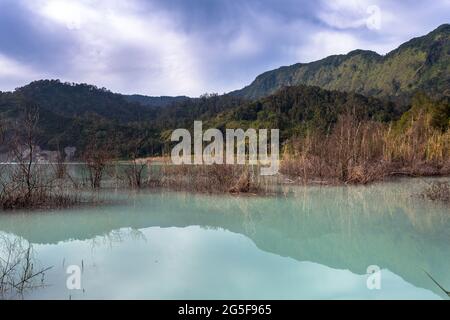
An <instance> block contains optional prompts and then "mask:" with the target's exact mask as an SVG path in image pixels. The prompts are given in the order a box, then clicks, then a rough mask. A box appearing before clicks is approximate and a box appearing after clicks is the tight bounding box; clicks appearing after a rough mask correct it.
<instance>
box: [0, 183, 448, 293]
mask: <svg viewBox="0 0 450 320" xmlns="http://www.w3.org/2000/svg"><path fill="white" fill-rule="evenodd" d="M424 185H426V182H425V181H424V180H422V179H405V180H398V181H396V182H386V183H381V184H375V185H371V186H367V187H366V186H352V187H313V186H309V187H299V186H296V187H293V186H292V187H283V188H282V190H281V192H280V194H278V195H277V196H270V197H257V196H239V197H235V196H212V195H199V194H189V193H180V192H149V191H143V192H139V193H129V192H124V191H116V192H113V191H111V192H110V193H108V194H106V195H105V196H106V197H108V198H110V199H114V200H116V201H117V202H116V203H112V204H108V205H103V206H97V207H86V208H77V209H70V210H61V211H51V212H33V213H26V212H16V213H13V214H11V213H9V214H0V234H2V235H3V236H6V237H7V238H9V239H20V240H22V241H24V242H26V243H30V244H31V245H32V248H33V252H34V255H33V256H34V258H35V265H36V266H40V267H49V266H51V267H52V269H51V270H49V271H48V272H47V273H46V274H45V279H44V284H45V286H43V287H39V288H36V289H34V290H29V291H26V292H25V293H24V298H25V299H53V298H57V299H97V298H99V299H222V298H223V299H228V298H230V299H347V298H348V299H383V298H385V299H443V298H446V295H445V294H444V293H443V292H442V291H441V290H440V289H439V288H438V287H437V286H436V285H435V284H434V283H433V282H432V281H431V280H430V278H429V277H428V276H427V275H426V274H425V272H424V270H426V271H427V272H429V273H430V274H432V275H433V277H434V278H435V279H436V280H438V281H439V282H440V283H441V284H442V285H443V286H445V287H447V288H448V289H450V246H449V240H450V208H449V207H448V206H445V205H444V204H440V203H434V202H430V201H426V200H423V199H420V198H418V197H417V196H415V194H417V193H419V192H420V190H421V189H422V188H423V187H424ZM69 265H78V266H80V267H81V269H82V273H81V286H82V290H69V289H68V288H67V286H66V280H67V277H68V276H69V275H68V274H67V273H66V271H67V267H68V266H69ZM370 265H377V266H379V267H380V269H381V276H380V284H381V288H380V289H374V290H369V289H368V287H367V284H366V282H367V279H368V275H367V268H368V266H370Z"/></svg>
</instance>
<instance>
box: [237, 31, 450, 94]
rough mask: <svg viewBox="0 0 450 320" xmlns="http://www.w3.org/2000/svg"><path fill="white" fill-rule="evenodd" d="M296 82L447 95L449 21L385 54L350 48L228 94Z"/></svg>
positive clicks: (263, 76)
mask: <svg viewBox="0 0 450 320" xmlns="http://www.w3.org/2000/svg"><path fill="white" fill-rule="evenodd" d="M300 84H304V85H311V86H319V87H321V88H324V89H328V90H338V91H348V92H350V91H351V92H356V93H360V94H364V95H368V96H376V97H397V98H404V97H407V98H408V97H410V96H411V95H412V94H413V93H414V92H415V91H417V90H418V89H421V90H426V91H428V92H430V93H432V94H434V95H438V96H440V95H450V25H449V24H444V25H442V26H440V27H439V28H437V29H436V30H434V31H432V32H431V33H429V34H428V35H426V36H423V37H419V38H415V39H412V40H410V41H408V42H406V43H404V44H403V45H401V46H400V47H399V48H397V49H396V50H394V51H392V52H390V53H389V54H387V55H385V56H381V55H379V54H377V53H375V52H372V51H364V50H355V51H352V52H350V53H348V54H346V55H335V56H330V57H327V58H325V59H323V60H319V61H316V62H312V63H307V64H301V63H299V64H295V65H292V66H288V67H281V68H279V69H276V70H272V71H268V72H265V73H263V74H261V75H259V76H258V77H257V78H256V79H255V81H254V82H253V83H252V84H250V85H249V86H247V87H245V88H243V89H242V90H237V91H234V92H232V93H231V95H235V96H241V97H245V98H248V99H256V98H260V97H264V96H267V95H270V94H273V93H275V92H276V91H277V90H279V89H280V88H282V87H284V86H294V85H300Z"/></svg>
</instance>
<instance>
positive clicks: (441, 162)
mask: <svg viewBox="0 0 450 320" xmlns="http://www.w3.org/2000/svg"><path fill="white" fill-rule="evenodd" d="M428 121H429V120H428V119H427V118H426V117H425V116H423V117H419V118H418V119H416V120H414V121H413V122H412V123H411V124H410V125H409V126H408V128H407V130H406V131H402V130H394V129H393V128H392V127H391V126H388V125H385V124H382V123H377V122H373V121H357V120H356V119H355V118H353V117H352V116H350V115H345V116H341V117H340V118H339V120H338V122H337V124H336V125H335V127H334V128H333V129H332V130H331V132H330V133H329V134H323V133H315V132H310V133H308V134H307V135H306V136H305V137H304V138H302V139H293V140H291V141H290V144H289V147H288V148H287V149H286V152H285V156H284V159H283V161H282V165H281V172H282V173H284V174H286V175H288V176H291V177H298V178H301V179H302V180H303V181H305V182H307V181H311V180H314V179H319V180H321V181H328V182H330V183H332V182H343V183H358V184H366V183H370V182H373V181H376V180H381V179H383V178H385V177H387V176H394V175H410V176H434V175H446V174H449V173H450V132H444V133H442V132H440V131H438V130H435V129H432V128H431V126H430V125H429V124H428Z"/></svg>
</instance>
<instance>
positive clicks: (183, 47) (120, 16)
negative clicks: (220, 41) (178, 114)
mask: <svg viewBox="0 0 450 320" xmlns="http://www.w3.org/2000/svg"><path fill="white" fill-rule="evenodd" d="M29 8H30V9H31V10H32V11H33V12H35V13H37V14H38V15H39V16H40V17H41V19H43V20H44V22H45V23H43V25H47V26H48V25H49V22H50V23H53V24H59V25H60V26H62V27H65V28H67V29H69V30H68V31H67V32H71V35H72V36H75V39H76V41H77V45H76V48H77V50H76V52H73V53H72V55H71V57H70V58H69V59H68V61H67V64H68V65H67V73H66V75H65V76H66V77H68V78H69V79H64V80H68V81H75V82H89V83H96V84H99V85H102V86H105V87H107V88H110V89H112V90H116V91H122V92H128V93H132V92H141V93H146V94H156V93H164V94H171V95H176V94H195V93H197V92H199V91H200V90H201V88H202V87H203V86H204V81H203V79H202V78H201V77H200V74H199V72H198V61H197V59H196V57H195V56H194V55H193V54H192V52H191V50H190V47H191V44H190V40H189V38H188V37H187V36H186V35H184V34H183V33H181V32H179V31H177V30H175V27H174V23H173V21H172V20H171V19H170V17H169V16H167V15H166V14H165V13H164V12H162V11H160V10H157V9H155V10H152V11H150V13H149V14H147V15H142V13H141V12H140V11H139V6H138V5H137V2H135V1H130V2H127V3H126V4H125V3H124V2H123V1H117V0H113V1H108V2H105V1H98V0H93V1H88V0H84V1H74V0H38V1H33V3H32V4H30V5H29Z"/></svg>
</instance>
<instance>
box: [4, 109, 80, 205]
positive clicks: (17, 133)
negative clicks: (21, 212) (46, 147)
mask: <svg viewBox="0 0 450 320" xmlns="http://www.w3.org/2000/svg"><path fill="white" fill-rule="evenodd" d="M38 121H39V112H38V108H37V107H29V108H27V109H26V110H25V111H24V112H23V114H22V115H21V117H20V118H19V120H17V121H16V122H15V123H14V124H13V126H12V127H11V128H10V134H11V139H9V141H8V143H7V149H8V150H9V159H10V161H12V163H7V164H4V165H2V166H1V168H0V207H1V208H2V209H21V208H40V207H64V206H68V205H71V204H74V203H76V202H78V201H79V200H80V199H79V197H78V194H77V193H75V192H67V191H66V190H64V188H55V181H56V178H57V177H55V176H54V175H53V174H52V172H51V170H49V169H50V168H49V166H48V165H46V164H43V163H40V162H39V159H38V158H37V154H38V152H37V150H38V149H39V147H38V145H39V144H38V141H37V139H38V136H39V131H38Z"/></svg>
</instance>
